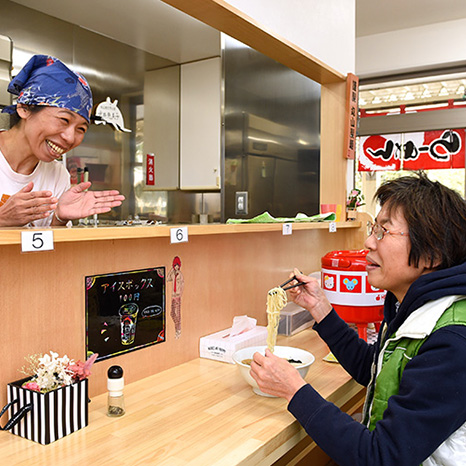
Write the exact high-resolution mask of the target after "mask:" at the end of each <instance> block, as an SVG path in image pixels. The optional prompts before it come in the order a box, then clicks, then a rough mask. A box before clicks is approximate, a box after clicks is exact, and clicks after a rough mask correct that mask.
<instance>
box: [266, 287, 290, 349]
mask: <svg viewBox="0 0 466 466" xmlns="http://www.w3.org/2000/svg"><path fill="white" fill-rule="evenodd" d="M286 303H287V297H286V291H285V290H284V289H283V288H281V287H277V288H272V289H271V290H270V291H269V292H268V293H267V348H268V349H269V350H270V351H272V353H273V349H274V348H275V343H276V342H277V333H278V324H279V321H280V311H281V310H282V309H283V308H284V307H285V306H286Z"/></svg>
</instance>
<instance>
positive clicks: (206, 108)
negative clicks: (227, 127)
mask: <svg viewBox="0 0 466 466" xmlns="http://www.w3.org/2000/svg"><path fill="white" fill-rule="evenodd" d="M180 95H181V102H180V104H181V105H180V108H181V112H180V188H181V189H186V190H188V189H189V190H219V189H220V154H221V143H220V141H221V106H222V105H221V59H220V57H216V58H211V59H208V60H201V61H197V62H193V63H188V64H186V65H181V93H180Z"/></svg>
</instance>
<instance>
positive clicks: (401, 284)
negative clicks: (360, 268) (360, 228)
mask: <svg viewBox="0 0 466 466" xmlns="http://www.w3.org/2000/svg"><path fill="white" fill-rule="evenodd" d="M375 197H376V199H377V201H378V202H379V204H380V206H381V210H380V212H379V214H378V215H377V219H376V222H375V223H374V224H373V225H372V226H371V228H370V231H369V233H370V234H369V236H368V238H367V240H366V242H365V247H366V248H367V249H368V254H367V274H368V281H369V283H370V284H371V285H372V286H374V287H377V288H381V289H385V290H387V297H386V300H385V306H384V321H383V323H382V326H381V329H380V332H379V335H378V340H377V342H376V343H375V344H368V343H366V342H365V341H364V340H362V339H359V338H358V335H357V333H356V332H355V331H354V330H353V329H351V328H350V327H348V325H347V324H346V323H345V322H344V321H343V320H342V319H340V318H339V317H338V315H337V313H336V312H335V310H334V309H332V306H331V304H330V303H329V302H328V300H327V299H326V297H325V295H324V293H323V291H322V289H321V288H320V287H319V284H318V282H317V281H316V280H315V279H312V278H310V277H308V276H306V275H302V274H301V273H299V271H298V270H295V271H294V274H295V275H296V280H299V281H305V282H306V285H304V286H301V287H296V288H293V289H292V290H290V295H291V296H292V298H293V300H294V302H295V303H296V304H298V305H300V306H302V307H304V308H306V309H307V310H308V311H309V312H310V313H311V314H312V316H313V317H314V319H315V321H316V325H315V326H314V329H315V330H316V331H317V332H318V333H319V335H320V336H321V338H322V339H323V340H325V342H326V343H327V344H328V346H329V347H330V349H331V351H332V353H333V354H334V355H335V356H336V358H337V359H338V361H339V362H340V364H341V365H342V366H343V367H344V368H345V369H346V370H347V372H348V373H349V374H350V375H351V376H352V377H353V378H354V379H355V380H356V381H357V382H359V383H360V384H362V385H365V386H367V387H368V389H367V396H366V402H365V407H364V412H363V422H362V423H359V422H357V421H355V420H354V419H353V418H351V417H350V416H348V415H347V414H346V413H343V412H342V411H340V410H339V409H338V408H337V407H336V406H334V405H333V404H332V403H329V402H327V401H326V400H325V399H323V398H322V397H321V396H320V395H319V394H318V393H317V392H316V391H315V390H314V389H313V388H312V386H311V385H310V384H307V383H306V382H305V381H304V380H303V379H302V378H301V376H300V375H299V373H298V372H297V371H296V370H295V369H294V368H293V367H292V366H291V365H289V364H288V363H287V362H286V361H284V360H282V359H279V358H277V357H276V356H274V355H273V354H272V353H270V352H266V355H265V356H262V355H260V354H258V353H256V354H255V356H254V361H253V363H252V364H251V374H252V376H253V377H254V378H255V379H256V381H257V383H258V385H259V387H260V389H261V390H262V391H264V392H267V393H270V394H273V395H276V396H280V397H283V398H285V399H287V400H288V401H289V405H288V409H289V411H290V412H291V413H292V414H293V415H294V416H295V417H296V418H297V420H298V421H299V422H300V423H301V424H302V426H303V427H304V429H305V430H306V431H307V433H308V434H309V435H310V436H311V437H312V439H313V440H314V441H315V442H316V443H317V444H318V445H319V446H320V447H321V448H322V449H323V450H324V451H326V452H327V454H329V456H331V457H332V458H333V459H334V460H335V461H336V462H337V463H338V464H340V465H348V466H356V465H358V466H362V465H371V466H374V465H396V466H405V465H406V466H408V465H419V464H423V465H424V466H434V465H442V466H447V465H448V466H453V465H465V464H466V203H465V201H464V200H463V198H462V197H461V196H460V195H459V194H457V193H456V192H454V191H452V190H451V189H449V188H447V187H445V186H443V185H442V184H440V183H438V182H432V181H430V180H429V179H428V178H427V177H426V176H425V175H424V174H423V173H419V174H417V175H416V176H408V177H402V178H399V179H397V180H394V181H389V182H387V183H385V184H383V185H382V186H381V187H380V188H379V189H378V190H377V192H376V195H375Z"/></svg>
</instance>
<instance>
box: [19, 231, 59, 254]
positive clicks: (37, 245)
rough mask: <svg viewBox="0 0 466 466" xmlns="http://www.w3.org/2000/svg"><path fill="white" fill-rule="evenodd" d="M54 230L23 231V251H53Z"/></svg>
mask: <svg viewBox="0 0 466 466" xmlns="http://www.w3.org/2000/svg"><path fill="white" fill-rule="evenodd" d="M53 249H54V245H53V231H52V230H47V231H22V232H21V251H22V252H34V251H53Z"/></svg>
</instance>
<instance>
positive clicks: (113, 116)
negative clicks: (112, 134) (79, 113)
mask: <svg viewBox="0 0 466 466" xmlns="http://www.w3.org/2000/svg"><path fill="white" fill-rule="evenodd" d="M95 116H96V117H97V118H95V120H94V122H95V124H96V125H106V124H107V123H108V124H109V125H112V126H113V127H114V128H115V129H116V130H117V131H123V132H125V133H131V130H130V129H127V128H125V122H124V120H123V115H122V113H121V110H120V109H119V108H118V100H114V101H113V102H112V101H111V100H110V97H107V100H106V101H105V102H101V103H100V104H99V105H97V108H96V109H95Z"/></svg>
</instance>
